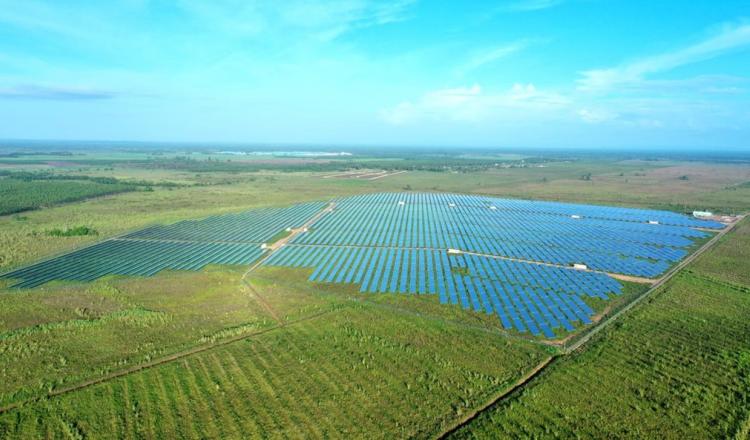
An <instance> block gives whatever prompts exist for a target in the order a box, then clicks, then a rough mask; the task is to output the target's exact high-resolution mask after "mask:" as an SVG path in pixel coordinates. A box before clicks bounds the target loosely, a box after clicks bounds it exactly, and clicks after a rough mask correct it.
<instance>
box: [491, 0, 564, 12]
mask: <svg viewBox="0 0 750 440" xmlns="http://www.w3.org/2000/svg"><path fill="white" fill-rule="evenodd" d="M562 3H563V0H518V1H514V2H511V3H510V4H508V5H506V6H503V7H501V10H503V11H506V12H529V11H539V10H542V9H548V8H552V7H554V6H557V5H560V4H562Z"/></svg>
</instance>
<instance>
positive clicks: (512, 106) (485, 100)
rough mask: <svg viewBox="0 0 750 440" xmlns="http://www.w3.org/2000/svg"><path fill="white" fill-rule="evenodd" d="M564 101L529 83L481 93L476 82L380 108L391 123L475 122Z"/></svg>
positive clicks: (527, 113) (560, 104)
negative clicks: (430, 121) (471, 84)
mask: <svg viewBox="0 0 750 440" xmlns="http://www.w3.org/2000/svg"><path fill="white" fill-rule="evenodd" d="M567 104H568V100H567V99H566V98H565V97H564V96H562V95H560V94H558V93H555V92H546V91H540V90H538V89H537V88H536V87H535V86H534V85H533V84H514V85H513V87H511V88H510V89H509V90H505V91H501V92H495V93H484V92H483V91H482V88H481V87H480V86H479V85H478V84H474V85H473V86H470V87H457V88H449V89H440V90H434V91H431V92H428V93H425V94H424V95H423V96H422V97H421V98H419V99H418V100H416V101H404V102H402V103H400V104H398V105H396V106H395V107H393V108H390V109H385V110H383V111H381V112H380V116H381V118H382V119H383V120H384V121H386V122H388V123H390V124H393V125H405V124H411V123H417V122H422V121H425V120H437V121H441V120H442V121H455V122H479V121H483V120H487V119H492V118H508V117H510V118H518V117H526V116H529V117H532V116H539V115H540V114H541V113H545V112H549V111H555V110H557V109H560V108H562V107H564V106H566V105H567Z"/></svg>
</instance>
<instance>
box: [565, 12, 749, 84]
mask: <svg viewBox="0 0 750 440" xmlns="http://www.w3.org/2000/svg"><path fill="white" fill-rule="evenodd" d="M748 45H750V25H747V24H745V25H734V26H730V25H728V26H724V28H723V29H722V30H721V32H719V33H718V34H716V35H714V36H713V37H710V38H708V39H705V40H703V41H701V42H699V43H696V44H694V45H692V46H688V47H685V48H682V49H679V50H676V51H673V52H668V53H663V54H659V55H655V56H651V57H646V58H642V59H640V60H635V61H633V62H630V63H627V64H623V65H620V66H617V67H612V68H608V69H595V70H588V71H584V72H582V75H583V77H582V78H581V79H580V80H579V81H578V88H579V89H580V90H583V91H607V90H610V89H612V88H614V87H620V86H629V85H633V84H638V83H640V82H642V81H644V80H645V79H646V77H647V76H648V75H651V74H654V73H659V72H665V71H669V70H672V69H674V68H677V67H680V66H683V65H687V64H692V63H696V62H699V61H703V60H707V59H711V58H715V57H717V56H719V55H723V54H725V53H727V52H729V51H732V50H736V49H739V48H744V47H746V46H748Z"/></svg>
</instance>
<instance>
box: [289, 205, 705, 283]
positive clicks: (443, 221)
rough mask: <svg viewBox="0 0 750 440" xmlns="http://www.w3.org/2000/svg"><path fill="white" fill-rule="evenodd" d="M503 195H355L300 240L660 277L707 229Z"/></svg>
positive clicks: (307, 242)
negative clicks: (580, 211) (526, 206)
mask: <svg viewBox="0 0 750 440" xmlns="http://www.w3.org/2000/svg"><path fill="white" fill-rule="evenodd" d="M399 197H401V198H399ZM408 200H412V202H414V203H409V202H407V201H408ZM501 202H504V200H502V199H490V198H486V197H484V198H479V197H477V196H460V195H451V194H448V195H443V194H420V193H417V194H412V193H408V194H390V193H384V194H370V195H367V196H356V197H353V198H347V199H343V200H340V201H338V202H337V205H336V209H335V211H334V212H333V213H332V214H329V215H327V216H324V217H323V218H321V219H320V220H319V221H318V222H316V224H315V225H314V228H315V230H314V231H312V232H310V233H307V234H302V235H299V236H297V237H295V239H294V240H293V243H295V244H319V245H358V246H395V247H407V248H429V249H448V248H454V249H462V250H465V251H470V252H476V253H483V254H491V255H502V256H507V257H512V258H516V259H521V260H530V261H538V262H548V263H554V264H560V265H570V264H573V263H584V264H586V265H587V266H589V267H591V268H594V269H597V270H602V271H608V272H617V273H623V274H628V275H637V276H645V277H655V276H658V275H660V274H661V273H663V272H664V271H666V270H667V269H668V268H669V266H670V265H671V264H672V263H674V262H676V261H679V260H680V259H682V258H683V257H684V256H685V255H687V251H686V250H685V249H684V248H683V247H686V246H689V245H691V244H692V243H693V242H692V240H691V238H694V237H702V236H705V235H706V233H704V232H702V231H697V230H694V229H691V228H687V227H678V226H667V225H651V224H645V223H633V222H626V221H621V220H603V219H596V218H575V219H574V218H571V217H563V216H560V215H556V214H546V213H540V214H535V215H532V214H523V215H521V214H520V213H519V211H512V210H500V209H491V208H493V207H495V208H497V206H498V205H500V206H501V205H502V203H501ZM513 202H514V203H515V202H517V201H513ZM595 208H598V207H595ZM618 209H619V208H618ZM674 215H675V216H677V214H674ZM683 217H684V216H683Z"/></svg>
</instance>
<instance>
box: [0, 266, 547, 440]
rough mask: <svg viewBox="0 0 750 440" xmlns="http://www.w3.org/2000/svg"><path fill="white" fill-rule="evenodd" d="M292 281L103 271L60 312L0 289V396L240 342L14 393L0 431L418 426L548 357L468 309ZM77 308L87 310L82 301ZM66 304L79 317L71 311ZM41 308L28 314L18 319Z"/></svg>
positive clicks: (218, 431) (401, 429) (160, 433)
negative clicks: (9, 319) (124, 275)
mask: <svg viewBox="0 0 750 440" xmlns="http://www.w3.org/2000/svg"><path fill="white" fill-rule="evenodd" d="M308 275H309V272H308V271H300V270H293V269H270V268H268V269H263V270H261V271H259V272H258V273H257V274H255V275H253V278H252V280H251V283H252V284H251V286H252V287H251V288H250V291H242V290H241V289H237V288H236V286H237V284H236V282H237V281H238V280H237V279H236V278H234V279H233V277H236V276H239V272H237V273H232V272H230V273H226V272H224V271H219V270H214V271H208V272H205V273H198V274H176V273H175V274H166V275H161V276H158V277H157V278H155V279H149V280H148V281H145V280H125V279H122V280H110V281H108V282H106V283H97V284H96V287H95V288H93V289H94V291H91V292H89V293H88V295H92V297H91V298H81V297H78V298H75V297H73V298H75V299H72V298H71V296H70V295H67V294H65V293H63V292H60V293H59V294H56V295H55V294H53V296H54V298H55V300H57V301H63V302H64V303H65V304H66V307H64V310H57V307H55V306H53V307H45V306H43V305H42V306H40V305H39V304H38V303H37V304H35V305H31V304H30V303H29V301H28V300H26V298H22V296H24V295H26V294H23V295H18V296H15V295H6V296H4V297H2V299H4V300H5V301H10V302H12V303H13V304H15V307H12V306H11V307H8V306H7V305H5V308H6V309H10V310H12V311H13V312H14V313H12V314H11V316H15V317H16V318H13V319H14V322H15V323H16V324H15V326H14V327H15V328H14V329H12V330H11V329H8V330H7V331H6V333H5V335H4V336H3V337H2V338H0V344H1V345H0V347H2V348H0V350H1V351H2V352H3V354H4V355H3V357H2V362H3V364H4V365H3V366H2V368H0V372H2V374H3V379H4V380H3V381H2V383H3V387H4V390H3V393H2V396H3V401H4V403H10V402H15V401H19V400H22V399H25V398H29V397H34V396H39V395H43V394H44V393H46V392H48V391H52V392H55V391H56V390H59V389H61V388H65V387H66V386H69V385H72V384H75V383H80V382H83V381H85V380H87V379H89V378H96V377H101V376H102V375H106V374H107V373H110V372H115V371H117V369H118V368H126V367H128V366H129V365H132V364H133V363H134V362H148V361H150V360H155V359H158V357H159V356H165V355H169V354H170V353H173V352H175V351H176V350H177V349H178V348H182V347H189V346H190V345H191V344H192V345H193V346H195V345H199V346H200V345H201V344H204V345H205V344H208V345H210V344H214V343H216V342H221V341H223V340H227V339H231V338H232V337H237V336H247V337H246V338H245V339H241V340H237V341H235V342H231V343H229V344H226V345H221V346H217V347H216V348H214V349H211V350H208V351H203V352H199V353H195V354H191V355H189V356H186V357H184V358H182V359H179V360H175V361H171V362H167V363H164V364H162V365H159V366H155V367H152V368H150V369H147V370H143V371H140V372H134V373H132V374H128V375H126V376H124V377H120V378H113V379H111V380H107V381H105V382H104V383H102V384H99V385H93V386H90V387H86V388H83V389H81V390H78V391H73V392H70V393H67V394H64V395H61V396H57V397H51V398H49V399H43V400H41V401H38V402H32V403H27V404H25V405H23V406H21V407H19V408H17V409H14V410H11V411H9V412H6V413H4V414H2V415H0V436H3V437H6V438H7V437H37V436H39V435H42V434H43V433H51V435H52V436H64V435H65V432H66V430H68V429H71V427H73V428H75V429H74V430H75V431H76V432H78V433H79V434H80V435H82V436H85V437H91V438H97V437H101V436H114V437H119V438H135V437H146V438H149V437H151V438H160V437H162V438H163V437H169V436H172V435H178V436H181V437H187V438H197V437H227V436H229V437H242V436H248V435H249V436H274V437H284V436H300V435H303V433H308V432H310V430H313V431H312V432H314V433H316V434H317V435H321V436H331V435H335V436H342V435H353V436H362V435H368V436H371V435H376V436H382V437H386V438H392V437H393V436H399V437H403V436H413V435H418V436H428V435H434V434H437V433H439V432H440V431H442V430H443V429H445V428H447V427H448V426H450V424H451V423H452V422H453V420H455V419H456V418H457V417H460V416H461V415H462V414H464V413H465V412H467V411H469V410H470V409H471V408H473V407H475V406H476V405H478V404H480V403H481V402H483V401H485V400H487V399H488V398H490V396H491V395H492V394H494V393H496V392H497V391H498V390H501V389H504V388H506V387H508V386H509V385H510V384H512V383H513V382H514V381H516V380H517V379H518V378H519V377H520V376H521V375H522V374H523V372H524V371H527V370H528V369H529V368H532V367H533V366H535V365H536V364H538V363H539V362H541V361H542V360H544V359H545V358H546V357H548V356H549V351H548V350H547V349H546V348H544V347H543V346H540V345H537V344H532V343H528V342H525V341H520V340H509V339H506V338H504V337H502V336H500V335H495V337H488V335H491V333H488V331H491V327H488V326H485V325H483V324H482V321H481V320H479V321H477V320H475V319H473V318H472V316H473V315H474V314H473V313H472V312H468V311H460V309H458V308H457V309H458V310H459V311H460V312H458V313H457V314H456V315H455V319H445V317H444V316H440V315H433V314H431V313H430V310H431V307H432V308H436V307H435V306H437V301H436V299H435V298H431V299H430V298H426V297H423V298H422V299H421V300H420V301H417V302H414V301H412V300H411V299H410V298H409V297H408V296H404V297H401V298H402V300H403V302H404V303H405V304H399V303H400V301H401V300H400V299H399V297H397V296H394V297H393V298H391V299H390V304H389V305H386V304H384V303H381V302H379V301H375V302H370V301H369V300H368V297H367V296H363V295H361V294H359V293H358V292H357V290H356V288H354V287H352V286H343V287H339V288H333V286H329V287H330V288H328V289H326V290H320V289H319V287H317V286H315V285H312V284H310V283H308V282H307V281H306V279H307V276H308ZM202 277H204V278H205V279H202ZM222 280H224V282H222ZM73 287H74V286H69V287H68V286H61V287H59V288H58V289H62V290H65V289H71V288H73ZM186 288H187V289H190V290H189V291H185V289H186ZM204 289H211V294H210V295H206V294H202V293H201V292H202V291H203V290H204ZM104 291H107V292H111V294H110V295H108V294H105V293H104ZM52 292H57V290H55V289H51V290H50V293H52ZM167 292H168V293H167ZM67 293H69V292H67ZM32 294H34V295H37V296H39V297H41V298H47V295H48V294H46V293H45V292H44V291H39V292H33V293H31V292H30V293H29V294H28V295H32ZM257 295H262V299H263V300H262V303H263V304H265V307H267V308H268V309H269V310H271V311H272V312H273V313H272V314H271V315H270V316H269V314H267V313H265V312H264V311H263V309H264V307H261V301H256V300H257V299H258V297H257ZM97 296H98V297H100V298H106V299H107V300H105V301H101V302H99V299H98V297H97ZM49 301H53V300H52V299H49ZM75 301H79V303H75ZM80 302H83V303H86V304H88V303H92V304H97V303H99V305H98V307H96V308H91V309H89V308H88V307H83V306H82V304H81V303H80ZM428 303H434V304H433V305H432V306H430V305H429V304H428ZM125 304H127V305H125ZM423 306H424V307H423ZM384 307H388V308H384ZM32 308H35V309H36V310H33V309H32ZM82 308H85V309H86V310H88V312H86V313H88V317H87V318H80V317H76V316H77V315H76V314H80V313H81V310H82ZM228 312H229V316H232V317H233V318H234V319H230V318H227V313H228ZM44 313H48V314H49V315H48V316H47V317H45V319H44V321H45V322H44V323H42V322H39V321H36V322H35V321H31V322H30V321H29V316H30V315H35V314H36V315H37V316H39V315H42V314H44ZM271 316H272V317H271ZM59 319H62V321H55V320H59ZM21 321H24V322H21ZM212 329H213V330H212ZM220 329H223V330H220ZM175 339H176V340H175ZM180 342H181V343H180ZM478 347H481V350H477V348H478ZM14 364H15V367H13V368H11V366H12V365H14ZM27 365H28V367H27ZM20 366H23V367H24V368H19V367H20ZM188 396H193V397H192V398H190V397H188ZM198 396H199V397H198Z"/></svg>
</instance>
